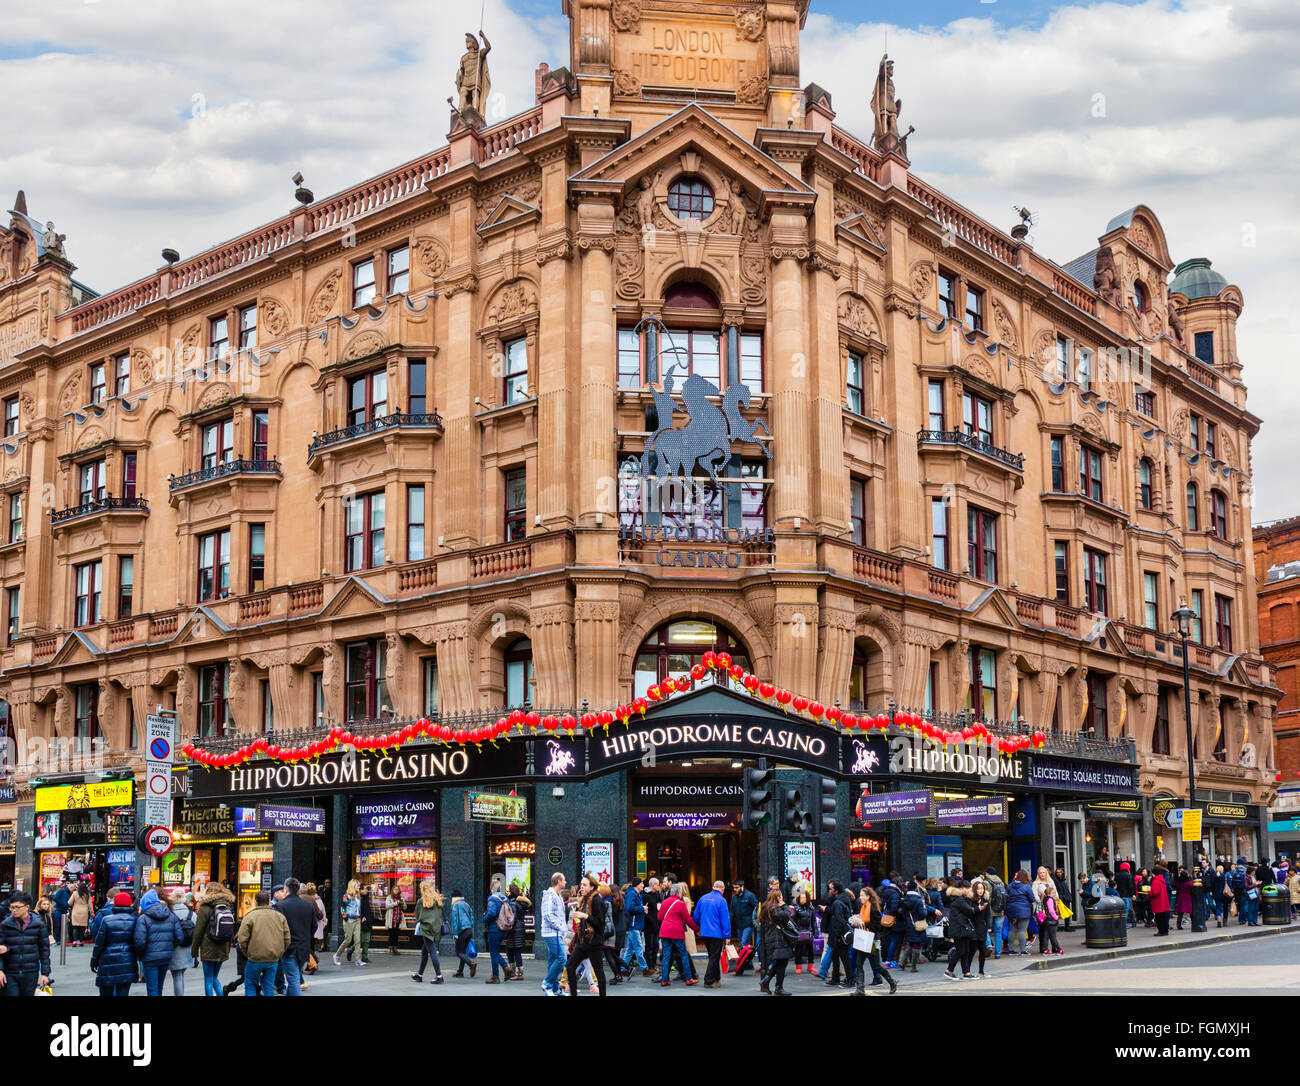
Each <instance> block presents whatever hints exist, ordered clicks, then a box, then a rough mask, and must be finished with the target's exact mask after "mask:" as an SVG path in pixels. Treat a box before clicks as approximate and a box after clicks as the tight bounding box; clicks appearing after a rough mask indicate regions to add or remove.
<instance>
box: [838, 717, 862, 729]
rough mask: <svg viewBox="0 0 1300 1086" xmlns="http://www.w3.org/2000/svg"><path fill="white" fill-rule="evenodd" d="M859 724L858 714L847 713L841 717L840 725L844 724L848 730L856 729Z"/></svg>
mask: <svg viewBox="0 0 1300 1086" xmlns="http://www.w3.org/2000/svg"><path fill="white" fill-rule="evenodd" d="M857 722H858V717H857V714H856V713H845V714H844V715H843V716H841V717H840V723H841V724H843V725H844V726H845V727H846V728H852V727H854V726H855V725H856V724H857Z"/></svg>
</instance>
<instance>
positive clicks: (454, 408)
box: [439, 185, 493, 549]
mask: <svg viewBox="0 0 1300 1086" xmlns="http://www.w3.org/2000/svg"><path fill="white" fill-rule="evenodd" d="M473 197H474V193H473V191H472V189H471V188H470V186H469V185H465V186H464V187H462V188H458V189H456V190H454V191H452V192H449V193H448V194H447V201H448V207H449V210H448V217H449V219H450V223H451V252H452V263H451V264H450V265H449V266H448V268H447V275H446V278H445V280H444V283H443V287H442V294H443V298H444V299H446V304H447V331H446V342H445V345H444V353H445V357H446V358H447V361H448V364H449V367H450V368H453V369H454V368H455V367H456V366H457V365H463V366H465V368H466V369H468V371H469V374H470V378H469V380H462V381H441V382H439V385H440V393H439V394H440V396H441V397H442V400H443V403H442V404H440V405H439V410H440V411H441V414H442V420H443V437H442V446H443V450H444V455H445V456H446V467H445V471H444V472H443V478H444V480H445V483H446V490H447V493H446V495H445V499H444V501H443V505H442V508H443V515H444V517H445V518H446V520H445V523H444V529H443V537H444V543H445V545H446V546H447V547H450V548H453V549H454V548H457V547H470V546H474V545H476V544H477V543H478V542H479V540H480V535H481V532H482V518H483V516H484V514H483V510H482V505H481V503H480V502H479V500H478V499H479V494H480V491H481V481H482V472H483V468H482V461H481V457H480V454H479V444H480V443H479V426H478V423H477V421H476V420H475V418H474V412H475V405H474V397H475V396H476V395H477V394H478V392H479V391H481V390H483V389H484V388H486V387H489V386H485V385H484V381H491V380H493V378H492V376H491V374H490V372H489V371H490V367H489V366H486V365H485V364H484V359H483V358H482V357H481V356H480V353H479V350H478V337H477V336H476V334H475V332H476V325H477V318H476V310H477V306H476V301H475V299H476V295H477V294H478V279H477V277H476V275H475V270H474V254H475V251H476V247H477V236H476V234H475V230H474V215H475V209H474V199H473Z"/></svg>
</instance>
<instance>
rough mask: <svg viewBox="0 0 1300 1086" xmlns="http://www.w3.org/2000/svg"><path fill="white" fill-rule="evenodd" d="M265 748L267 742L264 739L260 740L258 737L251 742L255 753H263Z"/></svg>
mask: <svg viewBox="0 0 1300 1086" xmlns="http://www.w3.org/2000/svg"><path fill="white" fill-rule="evenodd" d="M266 747H267V742H266V740H265V739H262V738H260V737H259V738H257V739H254V740H253V749H254V750H256V751H264V750H266Z"/></svg>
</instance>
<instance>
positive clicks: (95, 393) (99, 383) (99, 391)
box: [90, 362, 108, 403]
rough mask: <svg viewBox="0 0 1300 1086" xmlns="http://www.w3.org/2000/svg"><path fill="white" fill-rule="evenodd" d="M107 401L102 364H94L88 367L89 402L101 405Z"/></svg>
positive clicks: (106, 385)
mask: <svg viewBox="0 0 1300 1086" xmlns="http://www.w3.org/2000/svg"><path fill="white" fill-rule="evenodd" d="M107 399H108V382H107V381H106V379H105V377H104V363H103V362H96V363H94V364H93V365H92V366H91V367H90V402H91V403H103V402H104V401H105V400H107Z"/></svg>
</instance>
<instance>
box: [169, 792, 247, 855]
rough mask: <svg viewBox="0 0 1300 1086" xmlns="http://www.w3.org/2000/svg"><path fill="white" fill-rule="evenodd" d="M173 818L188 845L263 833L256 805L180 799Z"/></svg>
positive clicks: (174, 806) (173, 827)
mask: <svg viewBox="0 0 1300 1086" xmlns="http://www.w3.org/2000/svg"><path fill="white" fill-rule="evenodd" d="M172 819H173V821H172V830H173V831H174V832H175V834H176V836H177V838H178V839H179V840H181V841H182V842H184V843H185V844H187V845H191V844H192V845H201V844H209V843H217V842H221V841H232V840H235V839H236V838H240V837H257V836H259V834H258V830H257V809H256V808H255V807H235V806H231V805H230V804H225V803H203V802H200V801H195V800H178V801H176V802H175V804H174V805H173V807H172Z"/></svg>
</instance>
